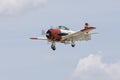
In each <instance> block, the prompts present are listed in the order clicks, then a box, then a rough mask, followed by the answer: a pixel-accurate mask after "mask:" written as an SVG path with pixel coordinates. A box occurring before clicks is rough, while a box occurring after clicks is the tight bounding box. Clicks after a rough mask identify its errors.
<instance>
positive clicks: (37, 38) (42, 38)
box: [30, 37, 48, 40]
mask: <svg viewBox="0 0 120 80" xmlns="http://www.w3.org/2000/svg"><path fill="white" fill-rule="evenodd" d="M30 39H32V40H48V39H47V38H44V37H36V38H35V37H34V38H30Z"/></svg>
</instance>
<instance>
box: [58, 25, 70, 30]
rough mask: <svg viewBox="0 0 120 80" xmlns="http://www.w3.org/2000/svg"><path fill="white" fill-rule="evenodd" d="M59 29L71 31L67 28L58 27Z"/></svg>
mask: <svg viewBox="0 0 120 80" xmlns="http://www.w3.org/2000/svg"><path fill="white" fill-rule="evenodd" d="M58 28H59V29H62V30H69V29H68V28H67V27H66V26H58Z"/></svg>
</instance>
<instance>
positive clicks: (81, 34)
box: [62, 27, 96, 41]
mask: <svg viewBox="0 0 120 80" xmlns="http://www.w3.org/2000/svg"><path fill="white" fill-rule="evenodd" d="M93 29H96V28H95V27H88V28H86V29H82V30H80V31H77V32H75V33H73V34H70V35H67V36H65V37H63V38H62V41H82V40H90V39H91V33H89V32H90V31H91V30H93Z"/></svg>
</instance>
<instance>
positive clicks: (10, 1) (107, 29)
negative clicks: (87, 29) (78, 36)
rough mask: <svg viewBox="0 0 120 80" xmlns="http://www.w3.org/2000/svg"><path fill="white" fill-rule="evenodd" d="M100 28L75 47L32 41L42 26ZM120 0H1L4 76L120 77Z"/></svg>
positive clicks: (0, 69)
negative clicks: (53, 47)
mask: <svg viewBox="0 0 120 80" xmlns="http://www.w3.org/2000/svg"><path fill="white" fill-rule="evenodd" d="M85 22H88V23H89V24H90V25H91V26H95V27H96V28H97V29H96V30H94V32H98V33H99V34H96V35H93V36H92V40H91V41H88V42H76V47H75V48H72V47H71V45H64V44H60V43H58V44H57V45H56V47H57V50H56V51H53V50H51V48H50V43H48V42H47V41H31V40H29V38H30V37H37V36H41V30H42V29H45V30H47V29H49V28H50V27H51V26H53V27H56V26H58V25H64V26H67V27H69V28H71V29H73V30H80V29H82V27H83V26H84V23H85ZM119 23H120V1H119V0H99V1H97V0H0V80H120V76H119V74H120V43H119V41H120V36H119V34H120V31H119V30H120V27H119Z"/></svg>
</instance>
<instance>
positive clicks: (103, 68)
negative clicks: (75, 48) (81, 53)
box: [73, 55, 120, 80]
mask: <svg viewBox="0 0 120 80" xmlns="http://www.w3.org/2000/svg"><path fill="white" fill-rule="evenodd" d="M73 78H74V79H73V80H120V63H119V62H117V63H104V62H102V57H101V56H100V55H89V56H88V57H85V58H83V59H80V61H79V63H78V65H77V67H76V69H75V71H74V74H73Z"/></svg>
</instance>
